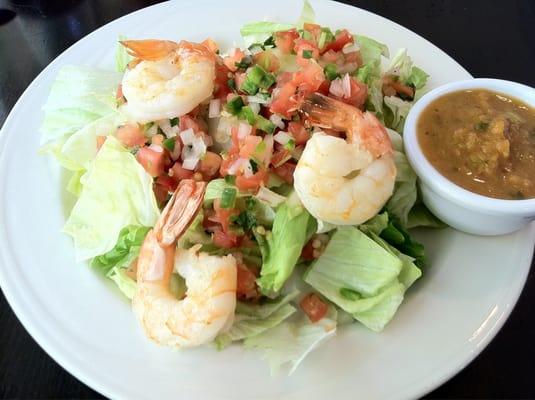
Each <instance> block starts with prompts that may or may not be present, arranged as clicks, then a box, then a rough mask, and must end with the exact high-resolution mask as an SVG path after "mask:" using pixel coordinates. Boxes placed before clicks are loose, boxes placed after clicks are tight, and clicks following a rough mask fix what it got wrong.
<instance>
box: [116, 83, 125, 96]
mask: <svg viewBox="0 0 535 400" xmlns="http://www.w3.org/2000/svg"><path fill="white" fill-rule="evenodd" d="M115 99H117V100H124V96H123V85H121V84H119V86H117V92H115Z"/></svg>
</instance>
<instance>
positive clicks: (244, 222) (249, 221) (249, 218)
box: [230, 210, 257, 231]
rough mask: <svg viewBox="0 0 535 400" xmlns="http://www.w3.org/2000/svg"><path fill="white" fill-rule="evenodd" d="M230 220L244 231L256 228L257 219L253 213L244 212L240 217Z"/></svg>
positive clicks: (235, 216)
mask: <svg viewBox="0 0 535 400" xmlns="http://www.w3.org/2000/svg"><path fill="white" fill-rule="evenodd" d="M230 220H231V221H232V222H233V223H235V224H236V225H238V226H240V227H242V228H243V229H244V230H246V231H247V230H250V229H252V228H254V227H255V226H256V224H257V223H256V217H255V215H254V214H253V213H252V212H251V211H248V210H246V211H242V212H241V213H240V214H239V215H234V216H232V217H230Z"/></svg>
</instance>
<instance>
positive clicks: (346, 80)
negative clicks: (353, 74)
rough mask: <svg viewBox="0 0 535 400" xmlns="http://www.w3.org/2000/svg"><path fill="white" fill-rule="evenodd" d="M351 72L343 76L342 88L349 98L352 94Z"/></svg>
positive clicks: (345, 95)
mask: <svg viewBox="0 0 535 400" xmlns="http://www.w3.org/2000/svg"><path fill="white" fill-rule="evenodd" d="M350 79H351V78H350V77H349V74H345V75H344V77H343V78H342V88H343V89H344V96H343V97H345V98H349V96H351V81H350Z"/></svg>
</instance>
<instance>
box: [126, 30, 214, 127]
mask: <svg viewBox="0 0 535 400" xmlns="http://www.w3.org/2000/svg"><path fill="white" fill-rule="evenodd" d="M121 44H122V45H123V46H125V47H126V48H127V51H128V53H129V54H130V55H133V56H134V57H136V59H135V60H134V61H133V65H134V66H133V67H132V68H131V69H129V70H127V71H126V73H125V74H124V77H123V81H122V91H123V95H124V97H125V98H126V101H127V102H126V104H125V105H123V106H122V111H123V112H124V113H125V114H126V115H127V117H128V118H129V119H131V120H133V121H135V122H139V123H146V122H151V121H157V120H160V119H171V118H175V117H180V116H182V115H184V114H187V113H188V112H190V111H191V110H193V109H194V108H195V107H197V106H198V105H199V104H200V103H201V102H203V101H204V100H206V99H207V98H209V97H210V96H211V95H212V92H213V90H214V79H215V55H214V53H212V52H211V51H210V50H208V49H207V48H206V47H205V46H204V45H201V44H196V43H190V42H186V41H182V42H180V43H176V42H171V41H168V40H125V41H122V42H121Z"/></svg>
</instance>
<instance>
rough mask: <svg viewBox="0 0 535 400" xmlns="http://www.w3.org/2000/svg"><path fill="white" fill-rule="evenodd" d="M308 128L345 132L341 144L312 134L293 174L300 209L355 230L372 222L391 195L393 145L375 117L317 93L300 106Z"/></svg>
mask: <svg viewBox="0 0 535 400" xmlns="http://www.w3.org/2000/svg"><path fill="white" fill-rule="evenodd" d="M301 111H302V112H303V113H304V114H305V115H306V116H308V120H309V123H311V124H312V125H315V126H318V127H323V128H330V129H335V130H338V131H344V132H345V133H346V137H347V138H346V139H342V138H337V137H333V136H329V135H326V134H325V133H323V132H317V133H315V134H314V135H313V136H312V138H311V139H310V140H309V141H308V142H307V144H306V146H305V150H304V151H303V154H302V156H301V159H300V160H299V162H298V164H297V167H296V169H295V173H294V186H295V189H296V191H297V194H298V195H299V198H300V199H301V201H302V203H303V205H304V206H305V208H306V209H307V210H308V211H309V212H310V213H311V214H312V215H313V216H314V217H316V218H317V219H320V220H322V221H326V222H329V223H332V224H336V225H356V224H361V223H363V222H365V221H366V220H368V219H370V218H371V217H373V216H374V215H375V214H377V212H378V211H379V210H380V209H381V207H383V205H384V204H385V203H386V201H387V200H388V198H389V197H390V196H391V195H392V192H393V189H394V182H395V178H396V166H395V164H394V157H393V150H392V144H391V142H390V138H389V136H388V134H387V132H386V130H385V128H384V126H382V125H381V123H380V122H379V121H378V120H377V118H376V117H375V116H374V115H373V114H371V113H369V112H364V113H363V112H361V111H360V110H358V109H357V108H355V107H352V106H349V105H347V104H344V103H342V102H340V101H338V100H335V99H331V98H329V97H326V96H323V95H321V94H318V93H316V94H313V95H312V96H310V97H309V98H308V99H306V100H305V101H304V103H303V105H302V106H301Z"/></svg>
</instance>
